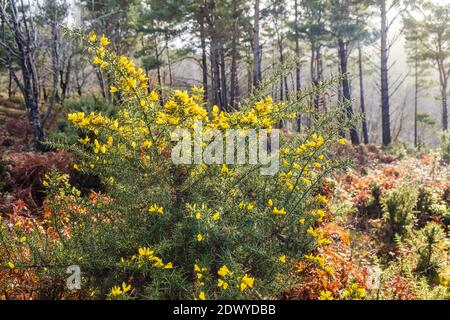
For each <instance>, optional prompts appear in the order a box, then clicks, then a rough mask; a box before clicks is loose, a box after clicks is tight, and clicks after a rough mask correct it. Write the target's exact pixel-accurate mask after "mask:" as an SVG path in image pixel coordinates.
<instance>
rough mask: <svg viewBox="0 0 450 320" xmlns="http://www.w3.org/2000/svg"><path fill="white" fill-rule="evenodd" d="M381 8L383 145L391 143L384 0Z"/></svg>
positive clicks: (386, 29)
mask: <svg viewBox="0 0 450 320" xmlns="http://www.w3.org/2000/svg"><path fill="white" fill-rule="evenodd" d="M380 8H381V54H380V58H381V61H380V62H381V64H380V73H381V126H382V136H383V139H382V142H383V145H385V146H386V145H388V144H390V143H391V120H390V113H389V112H390V107H389V76H388V68H389V67H388V44H387V33H388V25H387V12H386V0H382V1H381V2H380Z"/></svg>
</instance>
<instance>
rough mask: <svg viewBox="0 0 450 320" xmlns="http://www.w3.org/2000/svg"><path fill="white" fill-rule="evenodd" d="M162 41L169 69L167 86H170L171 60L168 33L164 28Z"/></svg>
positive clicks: (171, 80) (171, 83)
mask: <svg viewBox="0 0 450 320" xmlns="http://www.w3.org/2000/svg"><path fill="white" fill-rule="evenodd" d="M164 42H165V50H166V56H167V68H168V71H169V88H172V86H173V79H172V65H171V64H172V61H171V59H170V52H169V34H168V33H167V29H164Z"/></svg>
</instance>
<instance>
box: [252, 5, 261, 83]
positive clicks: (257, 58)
mask: <svg viewBox="0 0 450 320" xmlns="http://www.w3.org/2000/svg"><path fill="white" fill-rule="evenodd" d="M259 4H260V0H255V14H254V17H253V33H254V34H253V65H254V67H253V86H254V87H255V88H256V87H258V86H259V85H260V83H261V53H260V50H261V48H260V44H259V13H260V12H259Z"/></svg>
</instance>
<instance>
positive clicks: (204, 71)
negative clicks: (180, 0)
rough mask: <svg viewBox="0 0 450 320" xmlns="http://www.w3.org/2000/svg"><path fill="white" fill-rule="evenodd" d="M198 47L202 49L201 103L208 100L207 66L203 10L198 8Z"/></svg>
mask: <svg viewBox="0 0 450 320" xmlns="http://www.w3.org/2000/svg"><path fill="white" fill-rule="evenodd" d="M199 24H200V45H201V48H202V79H203V81H202V82H203V83H202V84H203V90H204V94H203V101H205V102H206V101H207V100H208V65H207V61H206V36H205V16H204V9H203V7H200V18H199Z"/></svg>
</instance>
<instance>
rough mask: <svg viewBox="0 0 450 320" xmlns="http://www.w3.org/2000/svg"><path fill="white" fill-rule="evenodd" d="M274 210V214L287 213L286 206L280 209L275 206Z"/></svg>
mask: <svg viewBox="0 0 450 320" xmlns="http://www.w3.org/2000/svg"><path fill="white" fill-rule="evenodd" d="M272 212H273V213H274V214H278V215H284V214H286V210H284V208H281V209H278V208H277V207H274V208H273V210H272Z"/></svg>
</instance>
